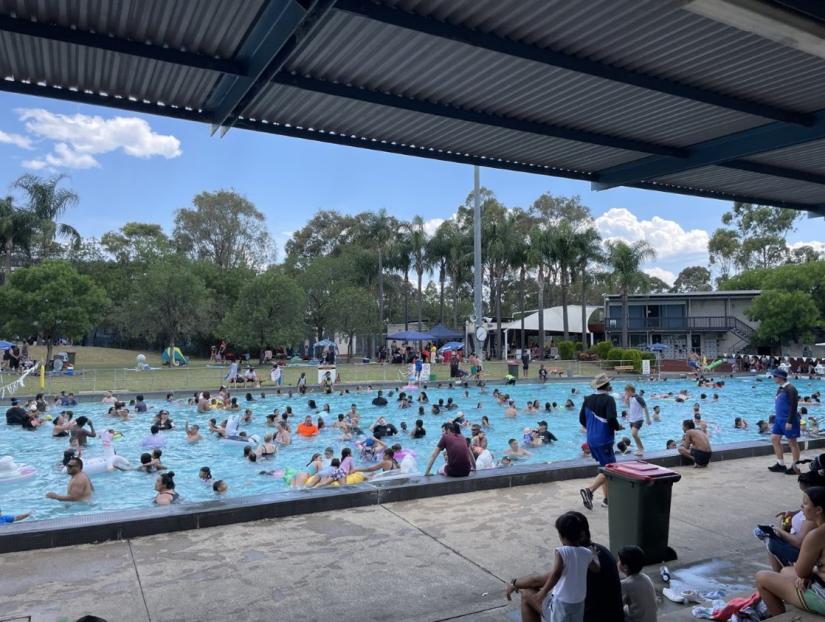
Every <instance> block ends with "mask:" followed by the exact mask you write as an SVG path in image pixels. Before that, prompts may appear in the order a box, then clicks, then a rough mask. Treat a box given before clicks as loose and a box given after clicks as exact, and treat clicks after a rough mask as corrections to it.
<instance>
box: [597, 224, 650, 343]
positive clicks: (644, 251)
mask: <svg viewBox="0 0 825 622" xmlns="http://www.w3.org/2000/svg"><path fill="white" fill-rule="evenodd" d="M655 256H656V251H654V250H653V247H651V246H650V245H649V244H648V243H647V242H645V241H644V240H638V241H637V242H634V243H633V244H628V243H627V242H622V241H610V242H608V243H607V263H608V264H609V265H610V267H611V269H612V271H613V274H612V278H613V283H614V285H615V286H616V287H617V288H618V289H619V293H620V294H621V296H622V347H623V348H626V347H627V346H628V340H627V325H628V319H629V314H628V301H627V297H628V294H629V293H630V291H631V290H636V289H644V288H646V287H647V286H648V283H649V280H648V278H647V275H646V274H645V273H644V272H642V271H641V269H640V268H641V265H642V263H643V262H645V261H647V260H648V259H653V258H654V257H655Z"/></svg>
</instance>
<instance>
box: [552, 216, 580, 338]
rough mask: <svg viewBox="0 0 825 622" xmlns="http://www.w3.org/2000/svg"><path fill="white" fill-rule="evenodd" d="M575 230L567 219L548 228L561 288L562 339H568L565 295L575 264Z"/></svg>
mask: <svg viewBox="0 0 825 622" xmlns="http://www.w3.org/2000/svg"><path fill="white" fill-rule="evenodd" d="M575 234H576V231H575V229H574V228H573V226H572V225H571V224H570V223H569V222H568V221H562V222H560V223H559V224H558V226H556V227H554V228H552V229H550V238H549V242H550V256H551V257H552V258H553V262H554V263H555V264H556V266H557V267H558V275H559V288H560V289H561V317H562V331H563V332H564V340H565V341H569V340H570V320H569V318H568V316H567V297H568V294H569V292H570V283H571V281H572V277H573V270H574V269H575V266H576V259H577V252H576V251H577V249H576V244H575V238H574V236H575Z"/></svg>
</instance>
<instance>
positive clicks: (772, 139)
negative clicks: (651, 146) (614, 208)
mask: <svg viewBox="0 0 825 622" xmlns="http://www.w3.org/2000/svg"><path fill="white" fill-rule="evenodd" d="M813 116H814V119H815V121H814V124H813V125H812V126H811V127H801V126H798V125H789V124H787V123H768V124H766V125H760V126H759V127H754V128H751V129H749V130H743V131H741V132H736V133H735V134H728V135H727V136H720V137H719V138H714V139H711V140H708V141H705V142H703V143H698V144H696V145H693V146H691V147H689V148H688V149H689V150H690V155H689V156H688V157H687V158H683V159H677V158H670V157H667V156H664V157H662V156H650V157H647V158H642V159H640V160H635V161H633V162H627V163H625V164H619V165H618V166H613V167H611V168H608V169H605V170H603V171H599V172H598V173H597V175H596V183H595V184H594V185H593V188H594V190H607V189H608V188H614V187H616V186H629V185H633V184H634V183H636V182H640V181H646V180H655V179H658V178H660V177H665V176H667V175H674V174H676V173H682V172H684V171H689V170H692V169H696V168H702V167H703V166H710V165H711V164H720V163H722V162H729V161H731V160H739V159H740V158H745V157H747V156H751V155H756V154H758V153H765V152H767V151H776V150H777V149H784V148H785V147H793V146H795V145H801V144H803V143H807V142H811V141H814V140H820V139H822V138H825V110H820V111H818V112H816V113H814V115H813Z"/></svg>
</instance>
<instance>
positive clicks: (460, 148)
mask: <svg viewBox="0 0 825 622" xmlns="http://www.w3.org/2000/svg"><path fill="white" fill-rule="evenodd" d="M322 4H324V3H322ZM684 5H685V3H684V2H683V1H682V0H588V1H587V2H572V1H570V0H382V1H380V2H379V1H378V0H373V1H372V2H370V1H369V0H366V1H365V2H364V3H361V4H359V3H357V2H354V1H353V0H339V3H338V8H337V9H332V10H331V11H329V12H328V13H327V14H326V16H325V17H324V18H323V19H322V20H321V21H320V22H319V23H320V26H319V27H318V28H316V29H315V30H311V31H304V30H301V31H300V32H311V34H310V35H306V36H305V40H304V41H302V42H301V43H300V45H298V46H297V50H298V51H297V52H296V53H295V54H294V55H293V57H292V58H289V59H287V61H286V64H285V65H284V68H283V70H284V71H289V72H293V73H294V74H297V75H299V76H309V77H312V78H313V79H316V80H323V81H325V83H324V84H327V85H329V84H333V85H334V84H341V85H348V86H349V87H353V88H356V89H367V90H370V91H374V92H378V93H384V94H389V95H395V96H399V97H404V98H407V100H406V102H407V107H408V108H409V107H416V106H417V103H416V102H426V103H429V104H436V105H437V106H440V107H441V108H439V109H435V108H432V107H431V108H429V109H428V111H427V112H424V111H414V110H410V109H402V108H401V107H395V106H393V105H391V104H392V103H393V102H391V101H390V102H387V101H382V102H381V103H366V102H364V101H358V100H357V99H358V97H357V95H358V93H357V92H356V93H354V94H353V91H352V90H349V91H347V92H344V90H343V89H338V90H337V92H335V93H334V94H329V93H327V94H322V93H318V92H314V91H312V90H308V89H310V87H311V85H310V84H309V83H308V81H304V82H303V86H304V88H305V89H307V90H304V89H299V88H295V87H294V86H287V85H284V84H268V85H263V86H262V87H261V88H259V86H260V85H254V86H255V88H254V96H250V97H249V98H248V99H249V103H248V104H247V103H246V101H244V104H243V105H242V106H241V108H242V109H243V112H242V113H240V114H241V120H242V121H243V125H244V127H252V128H256V127H257V128H258V129H265V130H266V131H275V132H276V133H277V132H281V133H288V134H290V135H298V136H308V137H313V138H317V139H320V140H333V137H334V141H335V142H338V143H343V144H365V143H369V146H371V147H373V148H375V147H380V148H386V149H388V150H393V148H394V147H396V146H398V145H401V146H405V148H404V149H395V150H397V151H400V152H403V153H411V152H413V153H414V152H421V153H422V155H425V156H426V155H427V154H428V151H431V150H437V151H438V153H439V154H440V155H439V157H443V158H448V157H453V159H456V160H458V161H464V162H468V161H475V160H474V158H485V160H483V161H482V162H489V163H490V165H491V166H501V167H504V168H514V169H516V170H534V169H533V167H540V168H542V171H543V172H546V173H548V174H559V175H562V176H564V175H566V176H570V177H575V178H580V179H581V178H585V179H598V174H599V172H600V171H603V170H605V169H609V168H610V167H613V166H617V165H620V164H623V163H627V162H630V161H633V160H637V159H640V158H643V157H646V156H647V153H662V152H663V151H662V149H665V151H664V153H668V154H672V151H673V150H674V149H676V150H677V151H678V150H681V152H680V153H677V154H675V155H677V156H684V155H685V154H686V153H687V152H689V150H690V148H691V147H692V146H694V145H697V144H700V143H703V142H706V141H708V140H711V139H714V138H717V137H723V136H727V135H730V134H735V133H737V132H743V131H747V130H749V129H752V128H757V127H760V126H762V125H765V124H767V123H769V122H773V121H771V119H777V118H779V119H783V120H785V121H787V116H788V114H791V113H810V112H814V111H819V110H825V59H822V58H819V57H815V56H812V55H809V54H806V53H804V52H801V51H798V50H795V49H793V48H792V47H788V46H785V45H782V44H779V43H776V42H773V41H770V40H768V39H765V38H762V37H759V36H757V35H754V34H751V33H749V32H745V31H743V30H737V29H735V28H732V27H730V26H727V25H724V24H721V23H717V22H714V21H712V20H710V19H708V18H705V17H702V16H700V15H697V14H694V13H691V12H689V11H686V10H685V9H684ZM264 6H265V0H221V1H220V2H219V1H218V0H176V1H174V2H172V1H169V0H50V1H46V0H0V17H3V16H14V17H15V18H17V19H18V20H27V21H26V23H28V21H29V20H35V21H36V22H37V23H40V24H54V25H56V26H60V27H63V28H72V29H76V30H74V32H78V33H84V32H85V33H92V32H93V33H100V34H102V35H106V36H108V37H111V38H112V39H113V40H116V41H120V40H122V41H125V42H138V43H148V44H152V45H153V46H155V48H154V49H155V53H154V57H153V58H147V57H144V56H146V55H145V54H144V53H143V52H142V50H143V49H144V48H143V46H140V48H139V49H124V47H122V46H121V47H117V51H112V50H104V49H99V48H96V47H94V45H93V42H91V40H89V39H87V40H86V41H85V43H86V45H79V44H77V43H67V42H65V41H60V40H59V39H61V35H60V33H54V32H52V33H50V34H52V35H53V37H52V38H51V39H50V38H48V37H47V35H45V34H42V33H40V34H38V35H37V36H33V34H32V32H29V33H28V34H17V33H14V32H8V31H7V30H4V29H3V28H2V27H0V77H6V78H11V79H12V80H14V82H3V81H0V89H3V88H5V89H6V90H14V91H15V92H28V93H33V94H36V93H39V92H43V93H45V94H47V95H49V96H56V97H62V98H64V99H69V100H72V97H73V96H72V94H71V93H72V92H71V91H70V90H69V89H77V91H78V92H79V93H80V94H83V95H84V96H83V97H80V96H78V97H76V98H75V100H74V101H84V102H99V103H100V104H102V105H115V104H114V103H113V102H112V97H111V96H115V95H116V96H121V97H123V98H134V100H137V102H150V103H149V104H148V105H143V106H138V105H137V104H136V105H135V106H133V109H136V110H137V109H139V110H141V111H157V112H158V113H159V114H172V113H171V112H170V111H169V109H168V108H167V109H163V108H158V107H156V106H155V104H156V103H158V102H162V103H164V104H166V105H167V106H175V107H176V108H178V111H177V114H176V115H175V116H177V117H182V118H192V119H197V120H206V121H210V120H213V119H212V116H214V115H212V112H213V111H212V110H209V109H208V108H209V106H208V105H207V104H206V102H207V101H210V99H209V98H210V95H213V94H217V96H218V97H220V94H221V93H223V92H225V91H224V90H222V89H216V88H215V87H216V85H218V84H219V81H221V80H222V79H223V74H222V73H221V72H220V68H216V67H215V63H213V62H209V63H203V62H201V61H202V60H203V57H209V58H220V59H228V60H236V61H237V60H238V59H237V58H236V55H237V54H238V50H239V49H240V48H241V46H242V44H243V42H244V40H245V38H246V37H247V35H248V34H249V33H250V32H253V26H254V25H255V23H256V21H257V20H258V19H260V15H262V14H263V13H261V11H262V7H264ZM324 6H326V5H325V4H324ZM386 7H389V10H390V12H391V13H392V14H393V15H394V16H396V17H397V16H399V15H401V16H402V17H403V19H398V20H395V21H397V22H398V23H397V25H391V23H390V22H393V21H394V20H393V19H390V18H387V19H386V20H382V19H381V18H380V16H377V15H376V14H375V10H376V9H382V8H386ZM401 12H403V13H401ZM430 18H431V19H432V20H438V23H439V24H441V25H444V28H448V27H452V28H455V27H461V28H464V29H469V30H465V31H464V32H469V33H470V34H473V33H475V34H478V33H492V34H493V35H495V36H497V37H500V38H503V40H505V41H506V42H511V43H513V44H526V45H529V46H534V47H535V48H542V49H545V50H552V51H555V52H557V53H563V54H567V55H574V56H575V57H576V58H578V59H587V60H589V61H594V62H598V63H604V64H607V65H609V66H610V67H613V68H620V69H623V70H632V71H634V72H640V73H643V74H645V75H646V76H648V77H649V78H650V80H648V81H642V82H644V84H642V83H638V81H634V80H632V79H631V80H625V81H624V82H623V81H622V79H620V78H619V77H617V76H616V75H615V73H614V75H612V76H610V79H608V77H606V76H604V75H602V76H601V77H597V76H595V75H589V74H588V73H587V72H586V71H585V70H582V69H581V68H580V67H578V68H577V69H578V71H574V70H572V69H571V68H569V67H568V68H561V67H559V66H554V65H553V64H552V63H550V62H539V60H538V59H537V58H536V57H534V56H530V55H529V54H525V55H524V56H525V57H519V55H518V53H517V52H514V51H512V49H508V50H504V49H502V48H500V47H499V48H498V51H494V50H493V49H490V48H495V47H497V46H496V45H492V44H491V45H490V46H488V47H485V45H484V42H483V41H480V40H479V39H478V37H475V39H474V38H473V37H455V38H451V37H450V36H449V34H444V33H443V32H436V31H438V28H436V29H435V31H433V32H430V33H429V34H428V33H426V32H422V31H426V30H429V29H428V28H423V27H422V23H421V22H420V19H428V20H429V19H430ZM416 20H419V21H416ZM20 23H21V22H17V24H20ZM426 23H427V24H431V23H432V22H431V21H428V22H426ZM449 25H452V26H449ZM0 26H2V23H0ZM6 28H7V29H11V30H14V28H13V27H11V26H10V25H7V26H6ZM41 37H47V38H41ZM457 39H464V42H460V41H459V40H457ZM473 39H474V40H473ZM471 40H472V41H471ZM500 40H501V39H500ZM471 43H472V44H471ZM157 46H160V47H157ZM104 47H105V46H104ZM126 48H128V46H126ZM164 48H169V49H173V50H185V51H189V52H193V53H197V54H199V55H201V56H200V57H198V59H197V60H198V62H195V61H194V60H193V59H191V58H189V59H188V61H189V63H190V65H192V66H186V65H185V64H178V63H186V62H187V59H182V58H181V57H176V58H175V59H170V57H169V56H168V54H166V55H164V54H160V50H162V49H164ZM158 57H162V58H163V60H158ZM528 58H530V60H528ZM562 64H563V63H562ZM226 65H229V63H225V65H224V66H223V70H226V71H234V72H235V73H238V72H239V71H240V69H238V68H239V67H241V65H240V64H239V63H234V64H232V65H233V67H232V68H227V67H226ZM203 66H209V67H210V69H203V68H196V67H203ZM277 69H278V68H277V67H276V68H275V69H273V70H272V71H276V70H277ZM608 69H609V67H608ZM610 71H613V70H610ZM265 73H266V74H267V75H268V74H269V73H270V72H265ZM596 73H598V72H596ZM608 73H609V72H608ZM657 78H658V79H665V80H667V81H668V84H674V83H680V84H684V85H689V86H692V87H696V88H700V89H704V90H705V91H713V92H715V93H717V94H719V95H722V96H725V95H726V96H731V97H736V98H738V99H739V100H749V101H750V102H752V103H754V104H757V105H763V106H773V107H775V108H777V109H783V110H784V112H783V110H776V111H773V112H772V111H768V110H765V109H759V110H755V109H754V108H753V107H748V106H747V105H746V106H744V107H743V106H742V105H741V104H742V102H741V101H740V102H739V103H738V104H737V103H736V102H730V104H731V105H728V106H727V107H726V106H723V105H722V104H721V102H719V101H718V100H713V98H711V100H713V101H714V103H708V98H707V97H704V96H694V97H691V96H690V95H688V94H686V93H685V92H684V91H681V92H679V93H671V94H668V93H667V91H669V90H672V89H669V88H667V87H665V86H663V85H661V84H659V88H660V89H661V90H660V91H657V87H656V84H655V79H657ZM29 83H30V84H29ZM38 83H43V84H48V85H53V86H60V87H63V88H62V89H61V90H60V91H56V90H54V89H42V90H40V89H39V88H38V87H37V84H38ZM313 84H315V85H316V86H315V88H319V87H318V83H317V82H315V83H313ZM677 90H678V89H677ZM102 93H105V94H107V96H108V97H100V98H99V99H98V98H97V97H98V95H97V94H102ZM89 94H92V95H89ZM347 95H350V98H347V97H346V96H347ZM694 95H697V94H694ZM107 100H108V101H107ZM129 101H130V100H128V99H126V100H120V104H119V106H120V107H121V108H127V109H128V108H129V106H130V105H131V104H129ZM124 102H125V103H124ZM188 108H191V109H194V110H196V111H197V110H202V109H204V110H203V112H201V113H200V114H196V113H192V114H191V115H190V114H189V111H188ZM183 109H186V110H183ZM743 110H747V112H744V111H743ZM466 111H471V112H473V113H478V114H483V115H487V117H488V118H487V119H483V120H484V121H485V123H483V124H482V123H481V121H482V119H479V117H478V116H474V117H473V118H472V119H468V115H466V114H463V113H464V112H466ZM786 113H788V114H786ZM777 114H778V116H777ZM456 117H458V118H456ZM250 119H254V120H255V121H254V122H252V121H249V120H250ZM792 121H797V122H798V121H799V119H793V120H792ZM264 122H265V123H264ZM518 122H524V123H529V124H533V125H531V126H530V127H529V128H527V127H525V125H524V123H523V124H522V125H520V126H519V127H518V128H517V129H506V128H505V127H500V126H501V125H505V126H506V125H508V124H510V127H511V128H512V125H513V124H517V123H518ZM538 125H541V126H542V127H537V126H538ZM549 125H554V126H556V127H562V128H567V129H572V130H576V129H578V130H583V131H586V132H589V133H590V135H588V136H583V135H580V136H578V137H577V138H578V140H567V139H560V138H554V137H549V136H546V135H544V134H542V128H543V127H546V126H549ZM296 128H305V129H296ZM309 128H312V129H314V130H318V131H316V132H309ZM528 129H532V130H533V131H530V132H528V131H527V130H528ZM593 133H601V134H604V135H607V136H608V137H610V139H611V141H613V140H614V139H616V138H618V139H622V138H625V139H632V140H634V141H644V142H647V143H652V144H653V146H654V147H655V148H654V149H653V150H652V151H650V150H648V152H647V153H640V152H638V151H635V150H631V149H639V148H644V147H648V148H649V147H650V145H645V146H640V145H638V144H633V145H627V144H624V145H623V146H625V147H627V149H621V148H616V147H614V146H601V145H598V144H592V142H593V141H595V142H599V141H598V140H597V138H596V137H593V136H592V134H593ZM565 136H569V134H565ZM810 138H818V137H817V136H811V137H810ZM361 139H367V140H366V141H365V140H361ZM607 144H610V145H615V142H608V143H607ZM774 144H776V143H774ZM410 145H415V146H416V149H414V150H413V149H409V148H407V146H410ZM422 147H423V148H424V149H419V148H422ZM459 156H460V157H459ZM432 157H435V156H432ZM659 157H661V156H659ZM747 159H748V160H750V161H753V162H758V163H760V164H763V165H764V164H767V165H772V166H774V167H784V168H785V169H793V170H792V171H791V173H793V171H799V172H804V173H807V174H808V179H809V181H805V182H800V181H794V180H792V179H788V178H784V177H781V176H777V175H779V174H781V173H782V171H781V170H779V169H772V170H771V172H772V174H771V175H765V174H757V173H753V172H745V171H741V170H735V169H732V168H726V167H722V166H704V167H703V168H697V169H694V170H685V171H683V172H680V173H675V174H672V175H668V176H666V177H663V178H661V179H654V180H652V183H653V184H654V187H657V188H661V189H664V190H670V191H675V192H689V193H690V192H692V193H696V194H702V195H707V194H711V195H713V193H722V194H724V195H725V196H726V198H729V197H748V198H754V199H756V200H761V201H766V202H774V203H776V204H779V203H782V202H784V203H789V204H790V203H793V204H794V207H800V206H801V204H804V205H822V206H823V209H825V140H810V142H807V143H803V144H800V145H797V146H793V147H789V148H786V149H782V150H775V151H772V152H765V153H761V154H759V155H752V156H749V157H748V158H747ZM680 162H684V160H681V161H680ZM686 168H689V167H686ZM660 170H675V168H673V167H669V168H667V169H660ZM811 174H813V175H811ZM817 174H818V175H822V181H823V183H821V184H820V183H814V182H816V181H817V179H816V175H817ZM799 176H800V175H799V174H797V177H799ZM789 177H793V175H790V174H789ZM622 181H626V180H622ZM647 183H648V184H649V183H651V182H650V181H648V182H647ZM656 184H658V185H656ZM642 185H644V184H642ZM713 196H716V195H713Z"/></svg>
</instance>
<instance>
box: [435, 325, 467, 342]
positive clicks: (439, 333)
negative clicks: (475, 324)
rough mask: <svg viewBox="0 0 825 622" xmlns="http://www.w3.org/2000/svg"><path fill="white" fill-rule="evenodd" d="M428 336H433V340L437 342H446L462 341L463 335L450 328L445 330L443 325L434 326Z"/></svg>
mask: <svg viewBox="0 0 825 622" xmlns="http://www.w3.org/2000/svg"><path fill="white" fill-rule="evenodd" d="M430 334H431V335H432V336H433V339H437V340H439V341H440V340H442V339H443V340H447V339H463V338H464V333H460V332H458V331H456V330H453V329H452V328H447V327H446V326H444V324H441V323H439V324H436V325H435V326H433V327H432V328H431V329H430Z"/></svg>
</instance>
